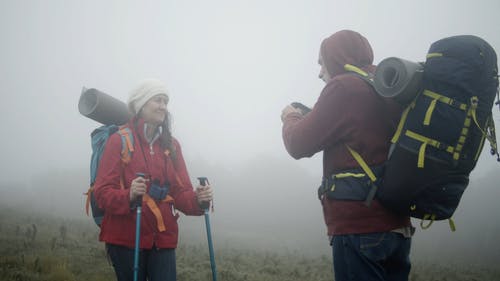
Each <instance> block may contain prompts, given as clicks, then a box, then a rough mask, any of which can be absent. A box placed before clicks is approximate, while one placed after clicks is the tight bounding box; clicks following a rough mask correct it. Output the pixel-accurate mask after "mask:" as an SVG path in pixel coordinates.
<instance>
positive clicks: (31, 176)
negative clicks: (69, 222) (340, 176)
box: [0, 0, 500, 264]
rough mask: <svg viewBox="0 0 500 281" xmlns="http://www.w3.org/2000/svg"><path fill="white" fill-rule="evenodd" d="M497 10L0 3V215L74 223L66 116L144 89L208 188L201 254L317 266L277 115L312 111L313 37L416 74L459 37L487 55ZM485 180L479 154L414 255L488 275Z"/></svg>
mask: <svg viewBox="0 0 500 281" xmlns="http://www.w3.org/2000/svg"><path fill="white" fill-rule="evenodd" d="M499 11H500V2H498V1H496V0H483V1H464V0H458V1H457V0H455V1H451V0H443V1H430V0H422V1H411V3H410V1H396V0H394V1H389V0H387V1H319V0H308V1H281V0H279V1H263V0H254V1H229V0H228V1H219V0H215V1H63V0H52V1H34V0H33V1H15V0H12V1H9V0H0V40H1V44H0V91H1V97H2V102H1V103H0V109H1V110H0V116H1V120H2V122H1V124H0V126H1V127H0V130H1V131H2V138H1V141H0V144H1V146H0V147H1V151H2V154H3V157H2V160H1V161H2V162H1V169H0V175H1V178H0V194H1V196H0V204H2V205H3V206H20V207H22V208H24V207H29V208H33V209H35V210H44V211H47V212H49V213H55V214H63V215H65V216H72V217H82V218H85V214H84V199H85V198H84V196H83V195H82V193H83V192H85V191H86V190H87V188H88V178H89V176H88V173H89V170H88V167H89V159H90V153H91V150H90V132H91V131H92V130H93V129H94V128H96V127H97V126H99V124H98V123H96V122H95V121H93V120H90V119H88V118H86V117H83V116H82V115H80V114H79V112H78V108H77V103H78V99H79V97H80V93H81V89H82V87H88V88H90V87H91V88H97V89H99V90H101V91H103V92H106V93H108V94H110V95H112V96H114V97H116V98H118V99H120V100H122V101H126V99H127V96H128V93H129V91H130V90H131V89H132V88H133V87H134V86H135V85H136V84H137V82H138V81H139V80H141V79H143V78H147V77H156V78H159V79H161V80H163V81H164V82H165V83H166V84H167V86H168V89H169V91H170V103H169V105H168V109H169V111H170V112H171V114H172V116H173V133H174V135H175V136H176V137H177V138H178V139H179V141H180V142H181V145H182V149H183V153H184V156H185V158H186V161H187V165H188V169H189V171H190V175H191V178H192V180H193V183H195V182H196V177H197V176H207V177H208V178H209V179H210V181H211V183H212V185H213V188H214V190H215V201H214V203H215V212H214V213H213V214H212V215H211V216H212V221H213V224H214V226H213V231H214V237H215V239H216V246H217V243H218V245H223V244H227V245H230V246H234V245H239V244H247V246H251V247H262V248H265V247H267V246H269V245H274V246H276V247H281V248H285V249H292V250H293V249H298V250H300V251H304V252H307V253H308V254H326V255H329V253H330V249H329V247H328V244H327V240H326V235H325V233H326V227H325V226H324V224H323V219H322V213H321V207H320V204H319V201H318V200H317V198H316V188H317V186H318V184H319V182H320V178H321V155H320V154H318V155H315V156H314V157H312V158H310V159H302V160H299V161H296V160H293V159H292V158H291V157H289V156H288V154H287V152H286V151H285V149H284V147H283V143H282V139H281V121H280V114H281V109H282V108H283V107H284V106H285V105H286V104H289V103H290V102H292V101H301V102H303V103H304V104H308V105H311V106H312V105H313V104H314V102H315V101H316V99H317V97H318V95H319V93H320V91H321V89H322V87H323V86H324V84H323V82H322V81H321V80H320V79H318V73H319V66H318V64H317V55H318V51H319V44H320V42H321V40H322V39H323V38H325V37H327V36H329V35H331V34H332V33H334V32H336V31H338V30H341V29H353V30H356V31H358V32H360V33H361V34H363V35H364V36H365V37H367V39H368V40H369V41H370V43H371V45H372V47H373V50H374V54H375V63H378V62H380V61H381V60H382V59H384V58H386V57H389V56H397V57H401V58H405V59H408V60H413V61H424V60H425V55H426V53H427V50H428V48H429V46H430V44H431V43H432V42H434V41H437V40H439V39H441V38H444V37H448V36H452V35H460V34H473V35H477V36H480V37H482V38H483V39H485V40H486V41H488V42H489V43H490V44H491V45H492V46H493V48H495V50H496V51H497V52H500V37H499V36H498V27H497V25H498V12H499ZM493 113H494V119H495V121H496V123H497V124H500V117H499V115H500V114H499V110H498V108H494V109H493ZM488 148H489V147H488V145H485V150H488ZM499 168H500V164H499V163H497V162H496V161H495V159H494V158H493V157H490V156H489V155H488V152H487V151H484V153H483V155H482V157H481V159H480V161H479V164H478V166H477V168H476V169H475V170H474V171H473V173H472V178H471V184H470V187H469V188H468V189H467V191H466V193H465V194H464V197H463V200H462V203H461V205H460V207H459V209H458V210H457V212H456V214H455V221H456V223H457V232H456V233H451V232H450V231H449V229H448V226H447V223H446V222H439V223H438V222H436V223H435V224H436V225H434V226H432V227H431V229H430V230H426V231H423V230H418V231H417V234H416V236H415V239H414V244H413V249H412V250H413V254H414V255H421V256H422V257H428V256H437V255H438V254H439V255H441V254H442V255H444V257H454V258H461V257H467V258H472V259H473V260H474V262H477V263H482V262H491V263H492V264H495V263H496V264H498V263H499V262H500V257H499V254H498V253H500V246H499V244H498V241H497V239H494V238H495V237H497V236H498V231H499V230H500V223H499V221H498V218H497V217H496V215H497V214H498V213H499V209H498V203H497V199H496V198H500V191H499V189H498V184H497V183H498V181H499V177H500V176H499V173H498V172H497V171H498V169H499ZM88 220H91V219H90V218H89V219H88ZM418 223H419V222H418V221H415V225H418ZM180 224H181V228H183V230H182V231H181V241H185V240H188V239H196V237H197V236H196V235H193V233H199V234H200V235H199V236H198V237H204V236H203V234H204V233H203V231H204V230H203V227H204V225H203V220H202V218H187V217H183V218H182V219H181V221H180ZM183 237H184V238H183ZM183 239H185V240H183ZM238 239H239V240H238ZM241 241H244V243H241Z"/></svg>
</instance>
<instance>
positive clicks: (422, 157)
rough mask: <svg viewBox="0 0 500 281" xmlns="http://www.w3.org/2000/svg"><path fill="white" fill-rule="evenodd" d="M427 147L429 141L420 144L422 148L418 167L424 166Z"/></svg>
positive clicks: (419, 152)
mask: <svg viewBox="0 0 500 281" xmlns="http://www.w3.org/2000/svg"><path fill="white" fill-rule="evenodd" d="M426 148H427V143H425V142H423V143H422V145H420V149H419V150H418V163H417V167H419V168H423V167H424V160H425V149H426Z"/></svg>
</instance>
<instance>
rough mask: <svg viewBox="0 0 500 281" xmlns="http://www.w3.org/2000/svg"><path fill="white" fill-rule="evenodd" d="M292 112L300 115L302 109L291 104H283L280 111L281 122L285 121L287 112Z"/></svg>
mask: <svg viewBox="0 0 500 281" xmlns="http://www.w3.org/2000/svg"><path fill="white" fill-rule="evenodd" d="M294 112H296V113H299V114H300V115H303V114H302V110H300V109H298V108H295V107H293V106H292V105H287V106H285V108H283V110H282V111H281V122H285V119H286V117H287V116H288V114H290V113H294Z"/></svg>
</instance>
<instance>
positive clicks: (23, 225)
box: [0, 209, 500, 281]
mask: <svg viewBox="0 0 500 281" xmlns="http://www.w3.org/2000/svg"><path fill="white" fill-rule="evenodd" d="M97 236H98V228H97V227H96V226H95V225H94V224H93V223H92V222H91V219H88V218H82V219H81V220H78V219H67V218H57V217H51V216H46V215H43V214H34V213H27V212H19V211H14V210H13V209H7V210H2V212H0V280H9V281H77V280H82V281H83V280H95V281H108V280H109V281H111V280H115V278H114V273H113V269H112V266H111V265H110V264H109V262H108V260H107V258H106V255H105V251H104V245H103V244H102V243H100V242H98V239H97ZM202 242H203V243H202ZM204 242H205V241H197V242H193V243H184V242H182V240H181V243H180V245H179V247H178V249H177V272H178V280H179V281H197V280H211V278H212V277H211V268H210V260H209V256H208V249H207V246H206V245H205V244H204ZM216 246H217V245H216ZM256 249H257V248H255V249H251V248H250V247H249V248H246V249H245V248H233V247H228V246H224V247H223V248H218V247H216V249H215V250H216V262H217V273H218V280H220V281H225V280H227V281H229V280H231V281H239V280H242V281H243V280H244V281H250V280H259V281H274V280H276V281H277V280H280V281H283V280H289V281H295V280H317V281H322V280H333V273H332V268H331V257H327V256H324V255H323V256H317V257H310V256H304V255H302V254H301V253H300V252H299V251H294V250H287V251H274V250H272V249H259V250H256ZM410 280H412V281H421V280H426V281H433V280H454V281H461V280H500V269H499V268H498V267H481V266H477V265H474V264H473V263H470V264H468V265H465V266H464V265H463V264H453V263H452V262H450V261H442V262H439V263H432V262H430V261H427V260H415V261H414V264H413V269H412V272H411V274H410Z"/></svg>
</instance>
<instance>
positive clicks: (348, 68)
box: [344, 64, 368, 77]
mask: <svg viewBox="0 0 500 281" xmlns="http://www.w3.org/2000/svg"><path fill="white" fill-rule="evenodd" d="M344 69H345V70H346V71H351V72H355V73H357V74H359V75H361V76H364V77H368V73H366V72H365V71H363V70H362V69H361V68H359V67H357V66H354V65H352V64H346V65H344Z"/></svg>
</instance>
